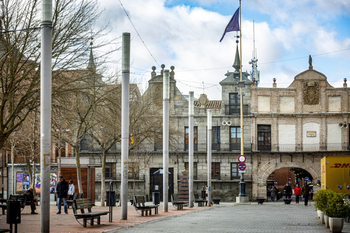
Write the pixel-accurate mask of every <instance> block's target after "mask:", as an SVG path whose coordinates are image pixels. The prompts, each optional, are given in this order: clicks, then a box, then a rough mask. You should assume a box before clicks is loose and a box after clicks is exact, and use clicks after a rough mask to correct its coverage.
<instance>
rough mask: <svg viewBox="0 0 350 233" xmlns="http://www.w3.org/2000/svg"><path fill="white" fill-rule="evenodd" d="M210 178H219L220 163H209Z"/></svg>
mask: <svg viewBox="0 0 350 233" xmlns="http://www.w3.org/2000/svg"><path fill="white" fill-rule="evenodd" d="M211 179H212V180H220V163H211Z"/></svg>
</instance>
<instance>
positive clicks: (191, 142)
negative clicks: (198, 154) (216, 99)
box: [188, 91, 194, 207]
mask: <svg viewBox="0 0 350 233" xmlns="http://www.w3.org/2000/svg"><path fill="white" fill-rule="evenodd" d="M189 94H190V98H189V101H188V116H189V119H188V128H189V129H188V136H189V137H188V140H189V142H188V167H189V169H188V170H189V174H188V178H189V180H188V182H189V183H188V188H189V194H188V195H189V198H188V199H189V200H188V202H189V204H190V207H193V146H194V140H193V139H194V132H193V131H194V130H193V115H194V106H193V105H194V102H193V94H194V93H193V91H190V93H189Z"/></svg>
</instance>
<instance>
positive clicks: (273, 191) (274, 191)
mask: <svg viewBox="0 0 350 233" xmlns="http://www.w3.org/2000/svg"><path fill="white" fill-rule="evenodd" d="M270 191H271V201H275V200H276V197H277V193H278V189H277V188H276V187H275V186H272V187H271V190H270Z"/></svg>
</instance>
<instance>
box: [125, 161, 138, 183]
mask: <svg viewBox="0 0 350 233" xmlns="http://www.w3.org/2000/svg"><path fill="white" fill-rule="evenodd" d="M128 179H135V180H138V179H139V166H138V164H137V163H129V170H128Z"/></svg>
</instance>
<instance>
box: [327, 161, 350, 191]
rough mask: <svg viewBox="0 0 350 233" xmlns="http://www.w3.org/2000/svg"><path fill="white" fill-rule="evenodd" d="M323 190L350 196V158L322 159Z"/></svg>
mask: <svg viewBox="0 0 350 233" xmlns="http://www.w3.org/2000/svg"><path fill="white" fill-rule="evenodd" d="M321 189H330V190H333V191H334V192H337V193H342V194H350V156H326V157H324V158H323V159H321Z"/></svg>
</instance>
